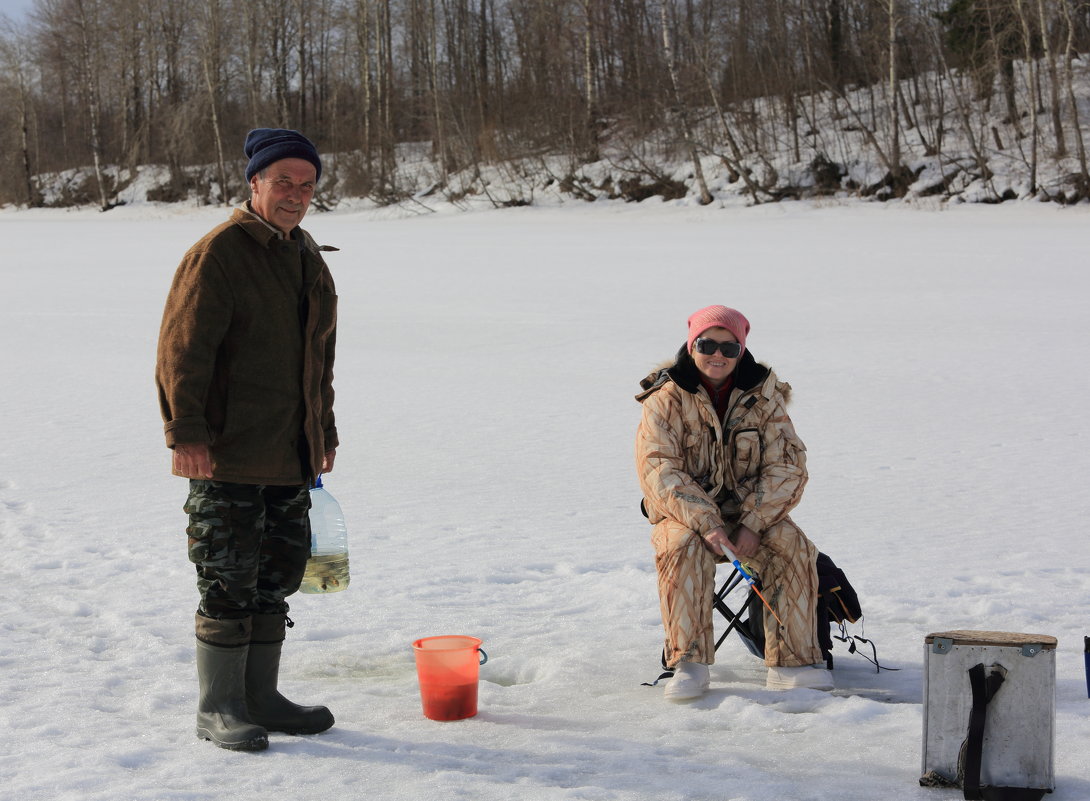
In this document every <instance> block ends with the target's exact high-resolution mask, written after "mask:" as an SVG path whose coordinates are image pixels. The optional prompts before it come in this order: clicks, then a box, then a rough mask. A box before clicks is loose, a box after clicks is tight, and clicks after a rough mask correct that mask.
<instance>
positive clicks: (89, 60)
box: [75, 0, 110, 211]
mask: <svg viewBox="0 0 1090 801" xmlns="http://www.w3.org/2000/svg"><path fill="white" fill-rule="evenodd" d="M96 3H97V0H75V5H76V25H77V26H78V29H79V37H80V38H79V65H80V72H81V75H80V83H81V85H82V86H83V93H84V99H85V100H86V103H87V116H88V118H89V123H90V126H91V130H90V135H91V156H92V158H93V159H94V165H95V183H96V185H97V187H98V201H99V208H100V209H101V210H102V211H109V209H110V203H109V202H108V201H107V200H106V179H105V177H104V176H103V174H102V161H103V159H102V142H101V139H100V138H99V114H100V108H99V96H98V65H97V63H96V62H97V59H95V57H94V51H93V48H92V44H91V42H92V40H95V41H98V40H99V37H100V36H101V31H100V30H99V29H98V26H97V22H98V15H97V13H95V15H94V17H95V18H94V20H93V21H94V22H95V23H96V25H95V30H94V32H93V33H92V31H91V25H92V20H91V19H90V18H89V16H88V13H87V12H88V9H87V5H88V4H91V5H92V9H91V11H92V12H97V11H98V7H97V4H96Z"/></svg>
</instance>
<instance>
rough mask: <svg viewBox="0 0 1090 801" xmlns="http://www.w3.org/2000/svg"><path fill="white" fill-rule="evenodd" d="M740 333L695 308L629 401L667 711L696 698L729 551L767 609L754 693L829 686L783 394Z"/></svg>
mask: <svg viewBox="0 0 1090 801" xmlns="http://www.w3.org/2000/svg"><path fill="white" fill-rule="evenodd" d="M748 334H749V321H748V320H746V318H745V317H744V316H743V315H742V313H741V312H739V311H736V310H735V309H729V308H727V307H725V306H708V307H707V308H704V309H701V310H700V311H698V312H696V313H694V314H693V315H692V316H691V317H690V318H689V338H688V341H687V342H686V344H685V346H684V347H683V348H681V349H680V350H679V351H678V354H677V358H676V360H675V362H674V363H673V364H672V365H671V366H669V367H665V368H663V369H660V370H657V371H655V372H653V373H652V374H651V375H649V376H648V377H647V378H645V379H644V380H643V381H642V382H641V384H640V385H641V386H642V387H643V390H644V391H643V392H642V393H640V394H639V395H637V396H636V399H637V400H638V401H640V402H641V403H642V404H643V418H642V420H641V421H640V426H639V430H638V432H637V436H636V465H637V470H638V472H639V478H640V486H641V488H642V489H643V496H644V507H645V510H646V512H647V516H648V518H649V519H650V521H651V523H653V524H654V529H653V530H652V532H651V543H652V544H653V545H654V548H655V566H656V567H657V569H658V587H659V606H660V607H661V611H662V623H663V627H664V628H665V630H666V648H665V661H666V666H667V667H668V668H672V669H674V670H675V673H674V676H673V678H671V679H670V681H669V682H668V683H667V685H666V689H665V695H666V697H667V698H668V699H670V700H675V701H677V700H684V699H690V698H698V697H700V696H701V695H703V693H704V691H705V690H706V689H707V688H708V684H709V676H708V665H710V664H712V663H713V662H714V661H715V640H714V635H713V632H712V599H713V596H714V593H715V566H716V563H717V562H722V561H725V557H724V555H723V554H724V553H725V552H726V551H727V549H729V550H730V551H731V552H732V553H733V554H734V555H735V556H736V557H737V558H738V559H739V560H741V561H742V562H744V563H747V564H748V565H749V566H750V567H752V569H753V571H754V572H756V573H757V574H758V576H759V577H760V580H761V584H762V588H763V594H764V597H765V598H766V599H767V600H768V603H769V604H770V605H771V609H774V610H775V614H773V613H772V611H771V610H770V609H768V608H765V609H764V626H765V651H764V656H765V664H766V665H767V666H768V674H767V679H766V686H767V687H769V688H772V689H789V688H792V687H811V688H816V689H832V686H833V683H832V673H831V672H830V671H828V670H826V669H825V663H824V662H823V660H822V654H821V647H820V645H819V644H818V639H817V633H816V628H815V618H814V615H815V605H816V602H817V589H818V580H817V569H816V567H815V562H816V560H817V554H818V550H817V548H816V547H815V546H814V544H813V543H812V542H810V540H808V539H807V538H806V535H804V534H803V533H802V531H801V530H800V529H799V527H798V526H796V525H795V524H794V522H792V520H791V518H790V517H789V516H788V512H790V511H791V510H792V509H793V508H794V507H795V506H796V505H797V504H798V502H799V500H800V499H801V497H802V490H803V487H805V486H806V480H807V474H806V448H805V446H804V445H803V444H802V442H801V441H800V440H799V438H798V436H796V434H795V428H794V426H793V425H792V424H791V418H789V417H788V416H787V401H788V397H789V395H790V392H791V387H790V386H789V385H788V384H786V383H784V382H782V381H780V380H779V379H778V378H777V377H776V374H775V373H774V372H772V370H771V369H770V368H768V367H766V366H764V365H761V364H758V363H757V361H756V360H754V358H753V356H752V355H751V354H750V352H749V350H748V349H747V348H746V337H747V335H748ZM777 617H778V618H779V619H778V620H777ZM780 621H782V625H781V623H780Z"/></svg>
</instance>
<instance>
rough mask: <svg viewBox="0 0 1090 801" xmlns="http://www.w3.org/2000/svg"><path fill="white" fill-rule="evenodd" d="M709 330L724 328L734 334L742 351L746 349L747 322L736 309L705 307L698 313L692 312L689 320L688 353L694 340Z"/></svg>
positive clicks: (691, 349)
mask: <svg viewBox="0 0 1090 801" xmlns="http://www.w3.org/2000/svg"><path fill="white" fill-rule="evenodd" d="M709 328H725V329H727V330H728V331H730V332H731V333H732V334H734V337H735V339H737V340H738V344H739V345H741V346H742V351H743V352H745V349H746V335H747V334H748V333H749V320H747V319H746V317H745V315H744V314H742V313H741V312H740V311H738V310H737V309H728V308H727V307H726V306H707V307H706V308H703V309H701V310H700V311H698V312H693V315H692V316H691V317H690V318H689V344H688V352H689V353H692V352H693V343H694V342H695V341H696V338H697V337H699V336H700V335H701V334H703V333H704V332H705V331H707V330H708V329H709Z"/></svg>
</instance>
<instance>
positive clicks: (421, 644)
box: [413, 634, 484, 651]
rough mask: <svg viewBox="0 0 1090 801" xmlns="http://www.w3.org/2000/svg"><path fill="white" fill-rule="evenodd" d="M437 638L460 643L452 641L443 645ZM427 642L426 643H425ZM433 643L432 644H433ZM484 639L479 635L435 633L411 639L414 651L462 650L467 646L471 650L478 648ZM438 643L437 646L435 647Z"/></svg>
mask: <svg viewBox="0 0 1090 801" xmlns="http://www.w3.org/2000/svg"><path fill="white" fill-rule="evenodd" d="M439 640H448V641H451V640H458V641H460V642H461V644H460V645H455V644H454V643H453V642H451V643H450V645H449V646H447V647H443V646H442V645H440V644H439V643H438V642H437V641H439ZM425 643H427V645H425ZM433 643H434V645H433ZM483 643H484V640H482V639H480V638H479V637H471V636H469V635H468V634H437V635H435V636H433V637H421V638H420V639H417V640H413V650H414V651H463V650H465V649H467V648H472V649H473V650H480V647H481V645H482V644H483ZM435 645H439V647H435Z"/></svg>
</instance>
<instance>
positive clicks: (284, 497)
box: [183, 479, 310, 619]
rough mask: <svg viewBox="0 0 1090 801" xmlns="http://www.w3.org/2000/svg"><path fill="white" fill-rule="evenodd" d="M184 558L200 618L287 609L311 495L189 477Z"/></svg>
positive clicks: (299, 570) (306, 546)
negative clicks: (190, 567) (191, 568)
mask: <svg viewBox="0 0 1090 801" xmlns="http://www.w3.org/2000/svg"><path fill="white" fill-rule="evenodd" d="M183 508H184V509H185V511H186V513H187V514H188V515H189V526H188V528H186V533H187V534H188V535H189V561H191V562H192V563H193V564H194V565H196V567H197V589H198V590H199V591H200V595H201V601H200V606H199V607H198V614H200V615H203V616H205V617H210V618H216V619H223V618H246V617H249V616H251V615H270V614H287V611H288V604H287V602H286V601H285V600H284V599H285V598H286V597H287V596H289V595H291V594H292V593H294V592H295V591H296V590H298V589H299V584H300V583H301V582H302V580H303V571H304V570H305V569H306V563H307V557H308V556H309V555H310V519H309V517H308V512H309V510H310V492H309V491H308V490H307V488H306V487H270V486H262V485H255V484H231V483H227V482H224V481H205V480H197V479H190V482H189V498H188V499H187V500H186V503H185V506H184V507H183Z"/></svg>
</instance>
